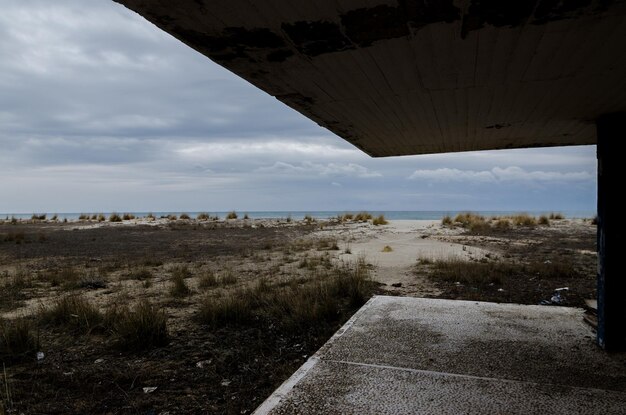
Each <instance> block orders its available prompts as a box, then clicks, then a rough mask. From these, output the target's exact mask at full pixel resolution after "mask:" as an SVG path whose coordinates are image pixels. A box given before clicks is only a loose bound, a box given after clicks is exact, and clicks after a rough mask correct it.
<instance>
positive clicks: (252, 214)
mask: <svg viewBox="0 0 626 415" xmlns="http://www.w3.org/2000/svg"><path fill="white" fill-rule="evenodd" d="M358 212H359V211H358V210H321V211H315V210H313V211H237V214H238V215H239V217H240V218H242V217H243V216H244V215H246V214H247V215H248V217H249V218H251V219H286V218H291V219H293V220H301V219H303V218H304V217H305V216H307V215H309V216H311V217H313V218H316V219H329V218H333V217H337V216H339V215H343V214H345V213H358ZM368 212H369V213H371V214H372V215H374V216H378V215H385V218H386V219H390V220H401V219H404V220H440V219H441V218H443V217H444V216H446V215H449V216H452V217H454V216H456V215H457V214H459V213H465V212H469V211H468V210H381V211H373V210H369V211H368ZM471 212H473V213H477V214H480V215H483V216H486V217H490V216H509V215H517V214H520V213H527V214H529V215H532V216H541V215H550V213H560V214H562V215H563V216H565V217H566V218H570V219H571V218H593V217H594V216H596V212H594V211H567V210H565V211H562V210H560V211H543V210H541V211H513V210H506V211H500V210H473V211H471ZM83 213H85V214H87V213H88V214H90V215H91V214H94V213H96V214H98V213H102V214H104V215H105V216H106V217H107V218H108V217H109V216H110V214H111V213H113V212H83ZM117 213H119V214H122V213H131V214H133V215H134V216H135V217H138V218H140V217H143V216H147V215H148V214H150V213H152V214H153V215H154V216H155V217H157V218H159V217H167V216H168V215H176V216H180V215H181V214H182V213H186V214H188V215H189V216H190V217H191V218H195V217H196V216H197V215H198V214H199V213H208V214H209V215H211V216H218V217H219V218H220V219H224V218H225V217H226V215H227V214H228V213H229V212H214V211H209V210H206V211H201V212H193V211H187V212H125V211H120V212H117ZM33 214H37V215H41V214H43V213H42V212H34V213H33V212H31V213H0V219H11V218H12V217H14V218H16V219H30V218H31V217H32V215H33ZM54 215H56V216H57V219H58V220H63V219H67V220H77V219H78V217H79V216H80V215H81V213H76V212H70V213H67V212H65V213H54V212H53V213H46V218H47V219H51V218H52V217H53V216H54Z"/></svg>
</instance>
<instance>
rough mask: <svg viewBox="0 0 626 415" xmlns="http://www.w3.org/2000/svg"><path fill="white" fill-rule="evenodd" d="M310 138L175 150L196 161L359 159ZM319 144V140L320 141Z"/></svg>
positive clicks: (232, 142)
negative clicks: (268, 158) (290, 158)
mask: <svg viewBox="0 0 626 415" xmlns="http://www.w3.org/2000/svg"><path fill="white" fill-rule="evenodd" d="M311 140H312V139H311V138H310V137H300V138H299V139H298V140H290V141H287V140H276V139H267V138H263V137H259V138H258V139H257V140H256V141H252V142H251V141H250V140H248V141H243V140H237V139H232V140H228V141H222V142H220V141H217V142H213V143H190V144H184V145H182V146H180V147H179V148H177V149H175V150H174V152H175V153H177V154H178V155H180V156H181V157H184V158H188V159H193V160H221V159H224V158H235V157H241V156H246V157H252V156H263V155H270V156H273V157H274V158H286V157H309V158H311V157H315V158H346V157H359V156H360V154H361V153H360V151H359V150H356V149H348V148H341V147H338V146H335V145H329V144H317V143H313V142H310V141H311ZM318 141H319V140H318Z"/></svg>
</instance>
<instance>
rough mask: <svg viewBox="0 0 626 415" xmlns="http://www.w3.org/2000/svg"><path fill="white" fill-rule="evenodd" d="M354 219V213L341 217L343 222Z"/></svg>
mask: <svg viewBox="0 0 626 415" xmlns="http://www.w3.org/2000/svg"><path fill="white" fill-rule="evenodd" d="M352 219H354V215H353V214H352V213H345V214H344V215H343V216H342V217H341V222H345V221H348V220H352Z"/></svg>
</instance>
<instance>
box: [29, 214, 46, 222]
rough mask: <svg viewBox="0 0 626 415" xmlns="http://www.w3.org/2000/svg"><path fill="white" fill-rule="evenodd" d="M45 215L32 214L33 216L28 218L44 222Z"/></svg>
mask: <svg viewBox="0 0 626 415" xmlns="http://www.w3.org/2000/svg"><path fill="white" fill-rule="evenodd" d="M46 216H47V215H46V214H45V213H41V214H37V213H33V216H31V217H30V218H31V219H32V220H46Z"/></svg>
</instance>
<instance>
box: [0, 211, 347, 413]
mask: <svg viewBox="0 0 626 415" xmlns="http://www.w3.org/2000/svg"><path fill="white" fill-rule="evenodd" d="M317 226H319V225H307V224H303V223H300V224H294V223H277V222H262V221H255V222H252V221H250V222H248V221H242V220H239V221H232V222H207V223H198V222H184V221H177V222H175V223H174V222H172V223H169V224H164V225H158V226H153V225H121V226H117V224H108V223H107V224H105V226H95V225H94V226H93V227H90V226H87V227H82V228H81V229H79V228H78V227H77V225H76V224H75V223H74V224H71V223H70V224H63V223H56V224H51V223H20V224H9V223H5V224H0V287H2V284H3V283H5V284H8V281H9V280H10V278H12V276H13V275H14V274H16V273H19V274H20V275H23V276H25V277H24V278H26V279H27V282H26V283H25V284H24V288H20V289H19V290H18V293H19V296H18V297H17V298H16V299H15V301H12V302H6V301H5V302H4V303H3V302H1V301H0V305H3V307H0V313H1V312H3V311H4V316H5V317H6V318H13V317H19V316H27V318H29V317H28V316H32V318H33V319H34V318H35V317H34V316H35V315H36V313H37V311H38V309H39V308H40V307H41V306H42V305H46V304H50V303H51V302H53V301H54V299H55V298H59V297H60V296H64V295H67V294H68V293H71V294H80V295H83V296H85V297H87V298H89V299H90V300H91V301H93V302H95V303H96V304H98V305H100V306H101V307H103V308H105V307H106V306H108V305H110V304H115V303H118V304H119V303H122V304H129V303H133V302H136V301H137V300H139V299H142V298H148V299H150V300H151V301H152V302H153V303H157V304H159V305H160V306H161V307H162V308H163V309H164V310H166V313H167V315H168V327H169V333H170V341H169V344H168V345H167V346H164V347H161V348H156V349H153V350H149V351H143V352H128V351H122V350H118V349H117V348H116V347H115V345H114V343H113V341H112V339H111V338H110V337H109V336H107V335H106V333H101V332H98V331H97V330H96V331H94V332H92V333H90V334H88V335H82V334H76V333H71V332H69V333H68V332H67V331H66V330H64V329H59V328H51V327H41V328H40V331H39V337H40V344H41V346H40V350H41V351H43V352H44V353H45V358H44V359H43V360H41V361H39V362H35V361H34V359H29V360H27V361H25V362H21V363H19V364H12V365H10V366H9V367H8V368H7V371H8V376H9V388H10V391H11V396H12V398H11V402H4V404H5V406H8V409H9V413H24V414H162V415H165V414H197V413H220V414H222V413H223V414H245V413H250V412H252V411H253V410H254V408H256V407H257V406H258V405H259V404H260V403H261V402H262V401H263V400H264V399H265V398H266V397H267V396H268V395H269V394H270V393H271V392H272V391H273V390H274V389H275V388H276V387H277V386H278V385H280V383H282V382H283V381H284V380H285V379H286V378H288V377H289V376H290V375H291V373H293V372H294V371H295V370H296V369H297V368H298V367H299V366H300V365H301V364H302V363H303V362H304V361H305V360H306V359H307V358H308V357H309V356H310V355H311V354H313V353H314V352H315V351H316V350H317V349H318V348H319V347H321V345H322V344H323V343H324V342H325V341H326V340H327V339H328V338H329V337H330V336H331V335H332V334H333V333H334V332H335V331H336V330H337V329H338V328H339V327H340V326H341V325H342V324H343V322H345V320H347V319H348V318H349V317H350V316H351V315H352V314H353V313H354V311H356V308H354V307H351V306H349V305H347V304H342V306H341V311H340V314H339V315H337V316H336V319H335V320H334V321H332V322H331V323H328V322H320V323H319V324H317V325H311V326H307V327H297V328H292V329H290V330H288V331H287V330H284V329H283V328H282V327H281V325H280V324H278V323H279V322H276V323H277V324H269V325H268V324H258V325H245V326H235V327H226V328H220V329H210V328H208V327H206V326H203V325H202V324H199V323H198V322H197V321H195V320H194V315H195V314H196V312H197V309H198V303H199V301H201V299H202V298H204V297H205V296H207V295H209V296H210V295H218V294H219V292H224V291H228V290H237V289H241V288H242V287H247V286H249V285H251V284H252V283H254V282H255V281H258V280H259V279H260V278H266V279H270V280H273V281H288V280H289V279H290V278H304V277H306V276H307V275H308V274H312V273H314V272H316V268H317V267H319V266H322V265H323V261H321V260H320V261H317V262H316V261H312V259H315V258H320V257H321V256H322V255H327V256H329V257H330V256H331V254H332V252H331V251H327V250H326V249H324V248H323V247H318V246H316V245H312V244H311V243H304V242H302V237H304V236H306V235H307V234H309V233H310V232H311V231H312V230H313V229H314V228H316V227H317ZM16 236H17V238H16ZM16 239H17V240H16ZM303 259H307V260H309V261H310V262H307V266H306V267H303V266H302V265H301V264H302V260H303ZM318 262H319V265H318ZM180 265H187V266H188V267H189V269H190V271H191V274H192V276H191V277H190V278H188V279H187V280H186V281H187V284H188V285H189V287H190V288H191V290H192V292H193V294H192V295H191V296H189V297H185V298H174V297H172V296H171V295H170V293H169V287H170V282H169V279H170V274H171V270H172V268H173V267H174V266H180ZM68 267H71V268H72V269H75V270H76V273H77V274H78V275H91V274H94V275H96V277H95V278H97V279H98V280H99V281H100V280H101V282H102V283H104V285H105V286H104V287H102V288H97V289H93V288H90V287H89V286H85V287H81V286H80V285H79V286H77V287H75V286H71V287H68V286H65V285H64V283H63V281H61V282H60V283H58V282H56V283H51V282H50V281H53V279H51V277H50V275H54V274H55V273H57V272H58V271H59V270H60V269H67V268H68ZM138 269H148V270H149V271H150V273H151V274H152V275H153V276H152V277H151V278H150V284H149V286H148V287H146V285H145V280H136V279H133V278H132V274H133V272H135V271H136V270H138ZM209 272H211V273H214V274H216V275H218V276H222V275H225V274H229V275H234V276H235V278H236V281H235V282H234V283H232V284H228V285H220V286H218V287H215V288H209V289H203V288H200V287H199V280H200V278H201V277H202V276H203V275H205V274H206V273H209ZM357 308H358V307H357ZM0 378H1V376H0ZM0 384H3V382H2V381H0ZM154 387H156V389H155V390H153V391H151V390H150V389H146V390H144V388H154ZM0 396H2V397H3V398H6V397H5V396H4V393H2V394H0ZM0 401H1V400H0ZM0 403H1V402H0ZM1 408H2V405H0V409H1ZM0 412H1V411H0Z"/></svg>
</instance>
